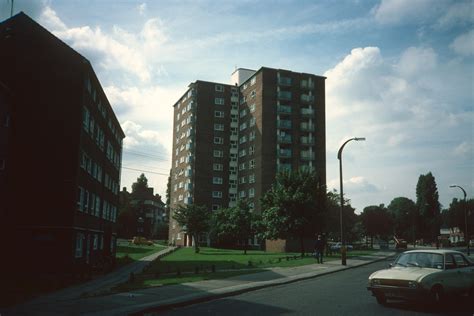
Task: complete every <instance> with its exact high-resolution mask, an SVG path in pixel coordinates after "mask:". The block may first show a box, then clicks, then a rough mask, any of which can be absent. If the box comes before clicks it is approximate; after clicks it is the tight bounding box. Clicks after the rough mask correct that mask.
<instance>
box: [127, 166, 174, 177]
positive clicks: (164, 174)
mask: <svg viewBox="0 0 474 316" xmlns="http://www.w3.org/2000/svg"><path fill="white" fill-rule="evenodd" d="M122 169H127V170H133V171H141V172H146V173H153V174H158V175H161V176H167V177H168V176H169V174H168V173H161V172H155V171H150V170H143V169H136V168H129V167H124V166H122Z"/></svg>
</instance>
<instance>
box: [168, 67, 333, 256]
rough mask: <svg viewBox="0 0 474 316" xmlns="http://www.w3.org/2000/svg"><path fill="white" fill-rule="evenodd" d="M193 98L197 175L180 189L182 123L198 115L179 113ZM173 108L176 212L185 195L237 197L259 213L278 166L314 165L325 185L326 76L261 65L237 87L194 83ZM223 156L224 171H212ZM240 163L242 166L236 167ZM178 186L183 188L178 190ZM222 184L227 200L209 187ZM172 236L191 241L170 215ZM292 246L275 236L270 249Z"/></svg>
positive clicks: (202, 199) (203, 199)
mask: <svg viewBox="0 0 474 316" xmlns="http://www.w3.org/2000/svg"><path fill="white" fill-rule="evenodd" d="M245 71H246V72H248V71H249V70H245ZM216 86H222V87H223V91H222V92H216V88H215V87H216ZM232 90H233V91H234V96H232ZM219 93H220V94H219ZM216 97H222V98H223V100H224V102H225V103H224V104H223V105H221V106H219V105H216V104H215V102H214V101H215V98H216ZM237 99H238V102H236V101H237ZM189 104H192V109H193V110H192V111H194V112H192V113H195V116H194V119H193V121H192V124H191V125H189V127H188V128H189V129H192V130H193V133H192V134H193V135H195V138H194V139H193V138H192V137H190V138H189V140H187V141H193V142H194V143H193V144H194V146H193V147H192V148H193V151H192V155H193V157H194V160H193V161H192V163H190V164H189V165H186V168H189V169H190V170H192V172H191V173H192V177H193V178H192V180H191V181H192V188H191V189H190V190H189V191H187V193H186V190H180V188H179V183H180V182H182V181H185V180H183V179H185V178H181V177H180V176H179V174H180V173H181V172H182V167H180V166H181V164H180V163H179V159H180V157H181V155H182V154H181V153H180V146H181V144H182V141H181V136H180V135H179V133H182V132H178V131H177V129H176V126H178V125H179V126H180V128H181V122H182V120H183V119H184V118H186V117H188V115H193V114H186V113H183V112H182V111H183V110H182V109H183V108H185V107H188V106H189ZM174 109H175V110H174V120H175V121H174V139H173V168H172V172H171V175H172V180H171V183H172V186H171V209H172V210H173V207H176V205H177V204H179V203H182V201H183V200H180V197H186V196H185V195H184V194H189V195H190V196H192V199H190V200H189V201H186V202H189V203H196V204H204V205H207V206H208V207H209V208H212V207H213V206H214V207H216V206H217V205H218V206H222V207H227V206H229V204H232V203H233V202H235V200H236V199H238V198H246V199H248V200H249V201H250V203H251V204H252V205H253V207H254V209H255V211H256V212H260V211H261V207H260V197H261V196H262V195H263V194H265V192H266V191H267V190H268V189H270V187H271V185H272V183H273V182H274V180H275V175H276V173H277V172H278V171H281V170H298V169H302V168H312V169H314V170H316V171H317V172H318V174H319V176H320V181H321V183H322V184H324V185H325V184H326V141H325V138H326V132H325V78H324V77H320V76H315V75H311V74H305V73H295V72H291V71H288V70H282V69H271V68H265V67H262V68H260V69H259V70H258V71H256V72H255V73H254V74H253V75H251V76H250V77H249V78H248V79H247V80H246V81H245V82H242V83H241V84H240V86H228V85H223V84H218V83H211V82H202V81H196V82H195V83H193V84H191V85H190V89H189V90H188V91H187V92H186V94H185V95H184V96H183V97H182V98H181V99H180V101H179V102H178V103H176V104H175V105H174ZM218 109H221V110H222V111H224V118H216V117H215V115H214V111H215V110H218ZM185 112H186V111H185ZM190 113H191V112H190ZM178 114H179V116H180V118H179V119H178ZM183 115H184V118H183ZM216 123H218V124H223V126H224V131H214V130H213V128H214V124H216ZM185 126H187V125H185ZM216 135H217V136H219V137H223V139H224V144H222V145H216V144H214V141H213V140H214V138H213V137H215V136H216ZM229 140H230V143H229V142H228V141H229ZM236 141H237V142H236ZM236 145H237V146H236ZM216 148H218V149H222V150H223V157H222V158H216V157H213V152H214V150H216ZM177 149H178V151H177ZM183 154H185V155H188V154H189V152H184V153H183ZM235 158H237V159H235ZM235 160H236V161H235ZM177 161H178V162H177ZM221 161H223V162H224V163H223V170H221V171H216V170H213V164H214V163H216V162H217V163H219V162H221ZM235 163H236V166H237V168H235V167H232V166H235ZM232 168H233V169H232ZM220 175H222V178H223V183H222V184H221V185H215V184H212V181H213V177H215V176H220ZM235 179H237V180H236V182H235ZM175 185H177V186H178V187H177V188H174V187H173V186H175ZM220 188H221V189H222V194H223V195H222V198H219V199H215V198H212V195H211V194H212V192H214V191H215V190H218V189H220ZM177 197H178V198H177ZM171 213H172V211H171ZM178 234H180V238H179V239H178V238H176V237H177V236H178ZM183 238H184V239H185V240H183ZM170 241H172V242H175V243H177V244H180V245H190V242H189V240H188V239H186V236H185V234H184V232H181V230H180V227H179V226H178V225H177V224H176V223H175V222H174V220H172V219H171V221H170ZM281 243H283V244H281ZM280 244H281V245H280ZM269 246H270V245H269ZM287 246H289V244H288V245H286V244H285V242H284V241H281V242H273V243H272V245H271V246H270V248H272V249H273V248H275V249H280V250H281V249H286V248H287ZM286 250H288V249H286Z"/></svg>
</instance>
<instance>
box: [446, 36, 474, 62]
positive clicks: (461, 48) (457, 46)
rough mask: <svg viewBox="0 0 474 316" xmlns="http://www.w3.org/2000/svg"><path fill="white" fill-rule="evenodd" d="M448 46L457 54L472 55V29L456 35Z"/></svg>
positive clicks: (473, 46) (473, 37) (473, 53)
mask: <svg viewBox="0 0 474 316" xmlns="http://www.w3.org/2000/svg"><path fill="white" fill-rule="evenodd" d="M449 47H450V48H451V49H452V50H454V51H455V52H456V53H458V54H459V55H464V56H470V55H474V30H470V31H469V32H467V33H465V34H462V35H459V36H458V37H456V38H455V39H454V41H453V42H452V43H451V45H449Z"/></svg>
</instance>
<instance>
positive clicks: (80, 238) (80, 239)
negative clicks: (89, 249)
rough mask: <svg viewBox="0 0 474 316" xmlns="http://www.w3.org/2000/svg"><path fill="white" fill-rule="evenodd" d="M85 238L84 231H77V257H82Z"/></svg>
mask: <svg viewBox="0 0 474 316" xmlns="http://www.w3.org/2000/svg"><path fill="white" fill-rule="evenodd" d="M83 240H84V234H83V233H77V234H76V253H75V257H76V258H81V257H82V244H83Z"/></svg>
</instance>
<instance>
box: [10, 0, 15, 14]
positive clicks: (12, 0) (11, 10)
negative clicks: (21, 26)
mask: <svg viewBox="0 0 474 316" xmlns="http://www.w3.org/2000/svg"><path fill="white" fill-rule="evenodd" d="M11 2H12V5H11V7H10V17H12V16H13V2H14V0H11Z"/></svg>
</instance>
